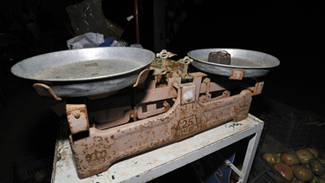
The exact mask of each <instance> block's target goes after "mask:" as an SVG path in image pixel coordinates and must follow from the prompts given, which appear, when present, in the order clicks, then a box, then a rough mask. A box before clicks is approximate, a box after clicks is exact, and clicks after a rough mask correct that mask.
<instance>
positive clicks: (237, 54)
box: [187, 48, 280, 78]
mask: <svg viewBox="0 0 325 183" xmlns="http://www.w3.org/2000/svg"><path fill="white" fill-rule="evenodd" d="M222 50H225V51H227V52H228V53H230V56H231V64H230V65H226V64H218V63H213V62H208V56H209V54H210V53H211V52H218V51H222ZM187 55H188V56H189V57H191V58H192V59H193V60H194V61H193V63H192V64H193V66H194V67H196V68H198V69H200V70H202V71H205V72H208V73H211V74H217V75H222V76H231V72H232V70H243V71H244V77H246V78H247V77H260V76H264V75H266V74H267V73H268V72H269V71H270V70H271V68H273V67H276V66H278V65H279V64H280V61H279V60H278V59H277V58H276V57H274V56H272V55H269V54H266V53H262V52H258V51H251V50H244V49H232V48H211V49H198V50H193V51H190V52H188V53H187Z"/></svg>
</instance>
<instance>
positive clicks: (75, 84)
mask: <svg viewBox="0 0 325 183" xmlns="http://www.w3.org/2000/svg"><path fill="white" fill-rule="evenodd" d="M154 58H155V54H154V53H153V52H151V51H149V50H146V49H139V48H131V47H104V48H87V49H78V50H65V51H58V52H52V53H47V54H43V55H38V56H35V57H31V58H28V59H25V60H23V61H21V62H19V63H17V64H15V65H14V66H13V67H12V68H11V72H12V73H13V74H14V75H16V76H18V77H21V78H24V79H29V80H32V81H34V82H37V83H45V84H47V85H48V86H50V87H51V89H52V90H53V92H54V93H55V94H56V95H57V96H59V97H80V96H91V95H97V94H103V93H109V92H113V91H116V90H119V89H122V88H126V87H128V86H131V85H133V84H134V83H135V82H136V80H137V78H138V75H139V73H140V72H141V71H142V70H144V69H145V68H148V67H149V66H150V63H151V62H152V61H153V60H154Z"/></svg>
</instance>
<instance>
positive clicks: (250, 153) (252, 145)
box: [238, 128, 263, 183]
mask: <svg viewBox="0 0 325 183" xmlns="http://www.w3.org/2000/svg"><path fill="white" fill-rule="evenodd" d="M262 129H263V128H262ZM261 133H262V131H261V130H260V131H257V132H256V133H255V135H254V136H253V137H252V138H251V139H250V140H249V143H248V146H247V150H246V155H245V160H244V162H243V168H242V171H241V172H242V174H243V175H244V177H240V178H239V181H238V183H242V182H247V180H248V177H249V172H250V170H251V167H252V164H253V160H254V157H255V153H256V149H257V145H258V142H259V139H260V136H261Z"/></svg>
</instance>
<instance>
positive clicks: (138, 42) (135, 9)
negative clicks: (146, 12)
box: [134, 0, 140, 44]
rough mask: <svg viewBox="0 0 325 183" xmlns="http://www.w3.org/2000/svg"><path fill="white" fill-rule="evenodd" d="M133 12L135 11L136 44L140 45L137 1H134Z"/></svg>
mask: <svg viewBox="0 0 325 183" xmlns="http://www.w3.org/2000/svg"><path fill="white" fill-rule="evenodd" d="M134 11H135V13H134V14H135V30H136V38H137V44H140V34H139V12H138V0H134Z"/></svg>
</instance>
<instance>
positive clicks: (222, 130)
mask: <svg viewBox="0 0 325 183" xmlns="http://www.w3.org/2000/svg"><path fill="white" fill-rule="evenodd" d="M64 124H65V125H61V129H60V133H59V138H58V140H57V143H56V148H55V156H54V164H53V166H54V167H53V172H52V182H109V183H115V182H147V181H150V180H152V179H154V178H157V177H159V176H162V175H164V174H166V173H168V172H171V171H173V170H175V169H177V168H180V167H182V166H184V165H186V164H189V163H191V162H193V161H196V160H198V159H200V158H202V157H204V156H206V155H209V154H211V153H213V152H216V151H218V150H220V149H222V148H224V147H226V146H229V145H231V144H233V143H235V142H237V141H239V140H241V139H244V138H247V137H250V139H249V143H248V147H247V151H246V155H245V159H244V161H243V168H242V170H241V171H239V170H238V169H237V168H236V167H235V166H234V165H233V164H231V163H230V162H227V161H225V163H226V164H228V165H229V166H230V167H231V168H232V169H233V170H234V171H236V172H237V173H238V175H239V176H240V179H239V181H238V182H240V183H242V182H247V179H248V174H249V172H250V169H251V166H252V162H253V160H254V156H255V153H256V149H257V145H258V141H259V139H260V135H261V132H262V129H263V125H264V123H263V121H261V120H259V119H257V118H256V117H254V116H252V115H250V114H249V116H248V118H247V119H244V120H242V121H239V122H232V121H231V122H227V123H225V124H223V125H220V126H218V127H216V128H213V129H211V130H208V131H206V132H203V133H200V134H197V135H195V136H193V137H190V138H188V139H185V140H182V141H180V142H176V143H173V144H170V145H167V146H164V147H161V148H158V149H155V150H152V151H149V152H146V153H143V154H140V155H137V156H134V157H131V158H128V159H125V160H122V161H119V162H117V163H115V164H113V165H112V166H111V167H110V168H109V169H108V170H107V171H105V172H103V173H100V174H97V175H94V176H91V177H88V178H85V179H79V178H78V175H77V172H76V167H75V164H74V161H73V155H72V151H71V147H70V144H69V140H68V129H69V127H68V126H67V122H66V121H65V123H64Z"/></svg>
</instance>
